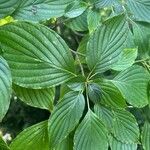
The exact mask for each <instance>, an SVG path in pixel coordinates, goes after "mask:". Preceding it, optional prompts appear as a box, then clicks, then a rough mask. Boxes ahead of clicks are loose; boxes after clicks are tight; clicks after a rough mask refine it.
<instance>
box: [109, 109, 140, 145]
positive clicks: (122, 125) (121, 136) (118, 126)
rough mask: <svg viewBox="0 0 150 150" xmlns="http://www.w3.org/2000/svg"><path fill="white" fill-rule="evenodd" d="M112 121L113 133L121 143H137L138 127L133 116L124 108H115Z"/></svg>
mask: <svg viewBox="0 0 150 150" xmlns="http://www.w3.org/2000/svg"><path fill="white" fill-rule="evenodd" d="M113 113H114V121H113V130H112V131H113V135H114V137H115V138H116V139H117V140H119V141H121V142H123V143H131V144H133V143H138V139H139V134H140V133H139V127H138V124H137V122H136V119H135V117H134V116H133V115H132V114H131V113H129V112H128V111H125V110H115V111H114V112H113Z"/></svg>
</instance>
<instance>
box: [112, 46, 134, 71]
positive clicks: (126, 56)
mask: <svg viewBox="0 0 150 150" xmlns="http://www.w3.org/2000/svg"><path fill="white" fill-rule="evenodd" d="M118 57H119V59H118V62H117V63H116V64H114V65H113V66H112V69H113V70H117V71H121V70H125V69H127V68H129V67H131V66H132V65H133V64H134V62H135V59H136V57H137V49H136V48H127V49H124V50H123V51H122V52H121V54H120V55H119V56H118Z"/></svg>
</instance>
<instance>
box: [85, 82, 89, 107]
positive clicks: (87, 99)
mask: <svg viewBox="0 0 150 150" xmlns="http://www.w3.org/2000/svg"><path fill="white" fill-rule="evenodd" d="M85 88H86V101H87V107H88V110H90V102H89V97H88V85H87V82H86V83H85Z"/></svg>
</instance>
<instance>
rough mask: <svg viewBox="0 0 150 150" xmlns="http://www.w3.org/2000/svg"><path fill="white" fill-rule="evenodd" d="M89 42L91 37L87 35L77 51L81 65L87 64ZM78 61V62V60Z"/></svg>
mask: <svg viewBox="0 0 150 150" xmlns="http://www.w3.org/2000/svg"><path fill="white" fill-rule="evenodd" d="M88 40H89V35H85V36H84V37H83V38H82V40H81V42H80V43H79V47H78V49H77V52H79V53H80V54H79V55H78V56H79V59H80V62H81V63H86V60H85V58H86V57H85V56H86V47H87V43H88ZM76 61H78V60H77V59H76Z"/></svg>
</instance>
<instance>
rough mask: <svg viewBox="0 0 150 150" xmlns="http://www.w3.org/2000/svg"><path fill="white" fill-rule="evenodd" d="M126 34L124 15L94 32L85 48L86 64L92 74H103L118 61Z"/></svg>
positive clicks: (110, 20) (107, 22)
mask: <svg viewBox="0 0 150 150" xmlns="http://www.w3.org/2000/svg"><path fill="white" fill-rule="evenodd" d="M127 34H128V27H127V24H126V21H125V17H124V15H120V16H117V17H114V18H112V19H109V20H107V21H106V22H104V23H103V24H102V25H101V26H99V27H98V28H97V29H96V30H95V32H94V33H93V35H92V36H91V37H90V40H89V43H88V46H87V64H88V66H89V68H90V69H91V70H92V71H93V72H94V73H95V72H96V73H102V72H105V71H106V70H108V69H110V68H111V66H112V65H113V64H114V63H116V62H117V61H118V55H119V54H120V53H121V51H122V47H123V44H124V42H125V40H126V38H127Z"/></svg>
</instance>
